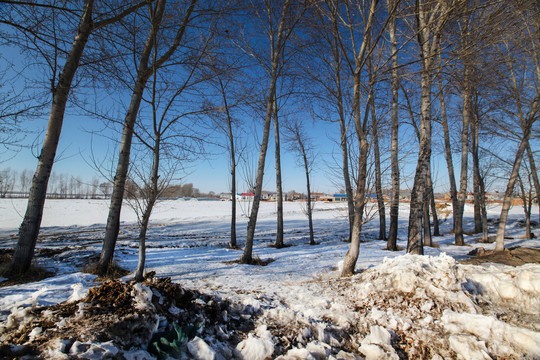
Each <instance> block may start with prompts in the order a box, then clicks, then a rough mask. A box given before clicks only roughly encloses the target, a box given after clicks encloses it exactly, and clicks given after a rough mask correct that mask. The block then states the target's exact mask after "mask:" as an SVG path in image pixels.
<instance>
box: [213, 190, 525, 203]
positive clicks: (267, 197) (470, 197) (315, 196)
mask: <svg viewBox="0 0 540 360" xmlns="http://www.w3.org/2000/svg"><path fill="white" fill-rule="evenodd" d="M366 196H367V198H368V201H369V200H372V201H377V194H375V193H368V194H367V195H366ZM410 196H411V192H410V191H407V190H404V191H401V192H400V200H401V201H404V202H407V201H409V200H410ZM254 197H255V194H254V193H252V192H245V193H237V194H236V195H235V199H236V201H252V200H253V199H254ZM232 198H233V196H232V194H231V193H221V194H219V199H220V200H221V201H232ZM503 198H504V193H503V192H498V191H495V192H492V193H486V201H487V202H489V203H498V202H502V200H503ZM391 199H392V194H391V193H390V192H389V191H387V192H384V193H383V200H384V201H390V200H391ZM535 199H536V196H535V195H534V194H533V201H534V200H535ZM261 200H262V201H270V202H271V201H277V200H278V196H277V193H276V192H275V191H263V192H262V194H261ZM306 200H307V195H306V194H304V193H296V192H287V193H284V194H283V201H306ZM435 200H436V201H438V202H449V201H451V198H450V192H445V193H435ZM311 201H323V202H347V194H344V193H343V192H341V193H337V194H326V193H311ZM465 201H466V202H468V203H472V202H473V201H474V194H473V193H472V192H470V193H467V197H466V200H465ZM512 205H523V201H522V200H521V199H520V198H517V197H516V198H514V199H512Z"/></svg>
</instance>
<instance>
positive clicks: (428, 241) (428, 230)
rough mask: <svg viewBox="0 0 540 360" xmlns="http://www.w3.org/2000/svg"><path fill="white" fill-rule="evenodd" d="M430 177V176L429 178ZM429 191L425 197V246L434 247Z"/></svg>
mask: <svg viewBox="0 0 540 360" xmlns="http://www.w3.org/2000/svg"><path fill="white" fill-rule="evenodd" d="M428 177H429V176H428ZM429 198H430V196H429V189H428V190H427V191H426V193H425V195H424V246H430V247H431V246H433V242H432V239H431V224H430V223H429Z"/></svg>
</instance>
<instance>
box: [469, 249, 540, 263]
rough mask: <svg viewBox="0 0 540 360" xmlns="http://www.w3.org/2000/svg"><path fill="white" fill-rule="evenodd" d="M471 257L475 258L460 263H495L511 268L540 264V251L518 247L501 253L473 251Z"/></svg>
mask: <svg viewBox="0 0 540 360" xmlns="http://www.w3.org/2000/svg"><path fill="white" fill-rule="evenodd" d="M469 255H473V256H474V257H473V258H471V259H467V260H463V261H460V263H462V264H473V265H478V264H483V263H486V262H494V263H500V264H505V265H510V266H521V265H524V264H529V263H534V264H540V249H535V248H527V247H519V246H516V247H511V248H508V249H504V251H500V252H497V251H494V250H485V249H484V248H477V249H474V250H473V251H471V252H470V253H469Z"/></svg>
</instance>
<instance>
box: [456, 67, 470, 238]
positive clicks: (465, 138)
mask: <svg viewBox="0 0 540 360" xmlns="http://www.w3.org/2000/svg"><path fill="white" fill-rule="evenodd" d="M466 61H467V60H466V59H465V60H464V62H466ZM469 75H470V74H469V64H467V63H465V64H464V71H463V93H462V100H463V128H462V129H461V175H460V179H459V193H458V196H457V211H456V218H455V219H454V236H455V244H456V245H458V246H463V245H465V241H464V238H463V212H464V209H465V200H466V198H467V169H468V159H469V126H470V123H471V121H470V118H471V87H470V78H469Z"/></svg>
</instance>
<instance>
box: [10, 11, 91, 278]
mask: <svg viewBox="0 0 540 360" xmlns="http://www.w3.org/2000/svg"><path fill="white" fill-rule="evenodd" d="M93 6H94V1H93V0H86V1H85V3H84V10H83V13H82V15H81V20H80V22H79V28H78V31H77V35H76V36H75V39H74V41H73V43H72V45H71V49H70V51H69V54H68V57H67V59H66V62H65V65H64V68H63V69H62V73H61V74H60V77H59V79H58V84H57V85H56V88H55V89H54V90H53V102H52V106H51V111H50V113H49V123H48V126H47V132H46V133H45V139H44V141H43V147H42V148H41V153H40V155H39V161H38V165H37V169H36V172H35V174H34V177H33V178H32V184H31V187H30V194H29V196H28V206H27V208H26V213H25V215H24V219H23V221H22V223H21V226H20V228H19V239H18V242H17V246H16V247H15V252H14V254H13V258H12V261H11V266H10V273H11V274H13V275H19V274H21V273H24V272H26V271H28V269H29V268H30V264H31V262H32V257H33V256H34V249H35V247H36V242H37V238H38V234H39V229H40V226H41V219H42V216H43V207H44V205H45V198H46V194H47V185H48V183H49V177H50V176H51V172H52V167H53V164H54V159H55V157H56V149H57V148H58V142H59V140H60V133H61V131H62V124H63V121H64V113H65V110H66V103H67V100H68V98H69V93H70V90H71V83H72V81H73V77H74V76H75V73H76V71H77V68H78V67H79V63H80V59H81V56H82V54H83V52H84V48H85V46H86V43H87V41H88V38H89V36H90V33H91V32H92V10H93Z"/></svg>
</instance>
